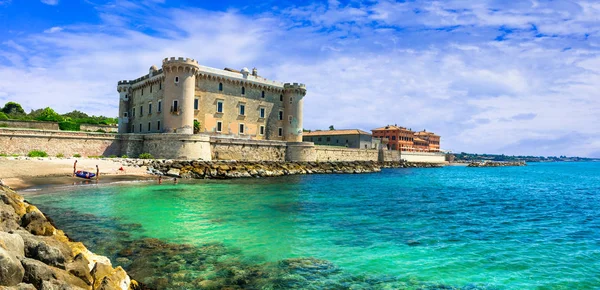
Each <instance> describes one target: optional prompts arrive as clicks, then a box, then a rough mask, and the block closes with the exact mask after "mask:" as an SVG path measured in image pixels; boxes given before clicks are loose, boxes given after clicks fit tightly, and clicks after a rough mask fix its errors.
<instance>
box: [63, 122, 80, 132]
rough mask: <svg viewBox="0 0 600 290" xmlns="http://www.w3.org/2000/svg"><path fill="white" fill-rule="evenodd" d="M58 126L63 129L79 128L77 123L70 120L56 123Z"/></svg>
mask: <svg viewBox="0 0 600 290" xmlns="http://www.w3.org/2000/svg"><path fill="white" fill-rule="evenodd" d="M58 128H60V129H61V130H63V131H79V130H80V129H79V124H78V123H75V122H70V121H64V122H60V123H58Z"/></svg>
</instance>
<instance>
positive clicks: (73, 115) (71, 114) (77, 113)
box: [63, 110, 90, 120]
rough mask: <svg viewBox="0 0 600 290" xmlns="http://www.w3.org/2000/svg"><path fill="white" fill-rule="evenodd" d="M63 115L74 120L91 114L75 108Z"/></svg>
mask: <svg viewBox="0 0 600 290" xmlns="http://www.w3.org/2000/svg"><path fill="white" fill-rule="evenodd" d="M63 117H70V118H71V119H73V120H77V119H85V118H89V117H90V116H89V115H88V114H86V113H84V112H81V111H77V110H73V111H72V112H68V113H66V114H63Z"/></svg>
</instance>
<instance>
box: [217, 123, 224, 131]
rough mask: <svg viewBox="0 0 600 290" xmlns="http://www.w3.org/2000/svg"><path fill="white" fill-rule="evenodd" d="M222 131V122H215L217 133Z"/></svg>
mask: <svg viewBox="0 0 600 290" xmlns="http://www.w3.org/2000/svg"><path fill="white" fill-rule="evenodd" d="M222 130H223V122H221V121H218V122H217V132H221V131H222Z"/></svg>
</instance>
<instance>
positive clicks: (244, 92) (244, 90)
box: [242, 87, 246, 96]
mask: <svg viewBox="0 0 600 290" xmlns="http://www.w3.org/2000/svg"><path fill="white" fill-rule="evenodd" d="M245 94H246V87H242V96H243V95H245Z"/></svg>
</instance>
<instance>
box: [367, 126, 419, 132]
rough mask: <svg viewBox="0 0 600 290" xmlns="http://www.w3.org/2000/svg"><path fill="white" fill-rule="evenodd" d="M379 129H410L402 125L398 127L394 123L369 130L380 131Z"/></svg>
mask: <svg viewBox="0 0 600 290" xmlns="http://www.w3.org/2000/svg"><path fill="white" fill-rule="evenodd" d="M381 130H387V131H395V130H402V131H410V130H408V129H406V128H404V127H398V126H395V125H388V126H385V127H381V128H376V129H371V131H381Z"/></svg>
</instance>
